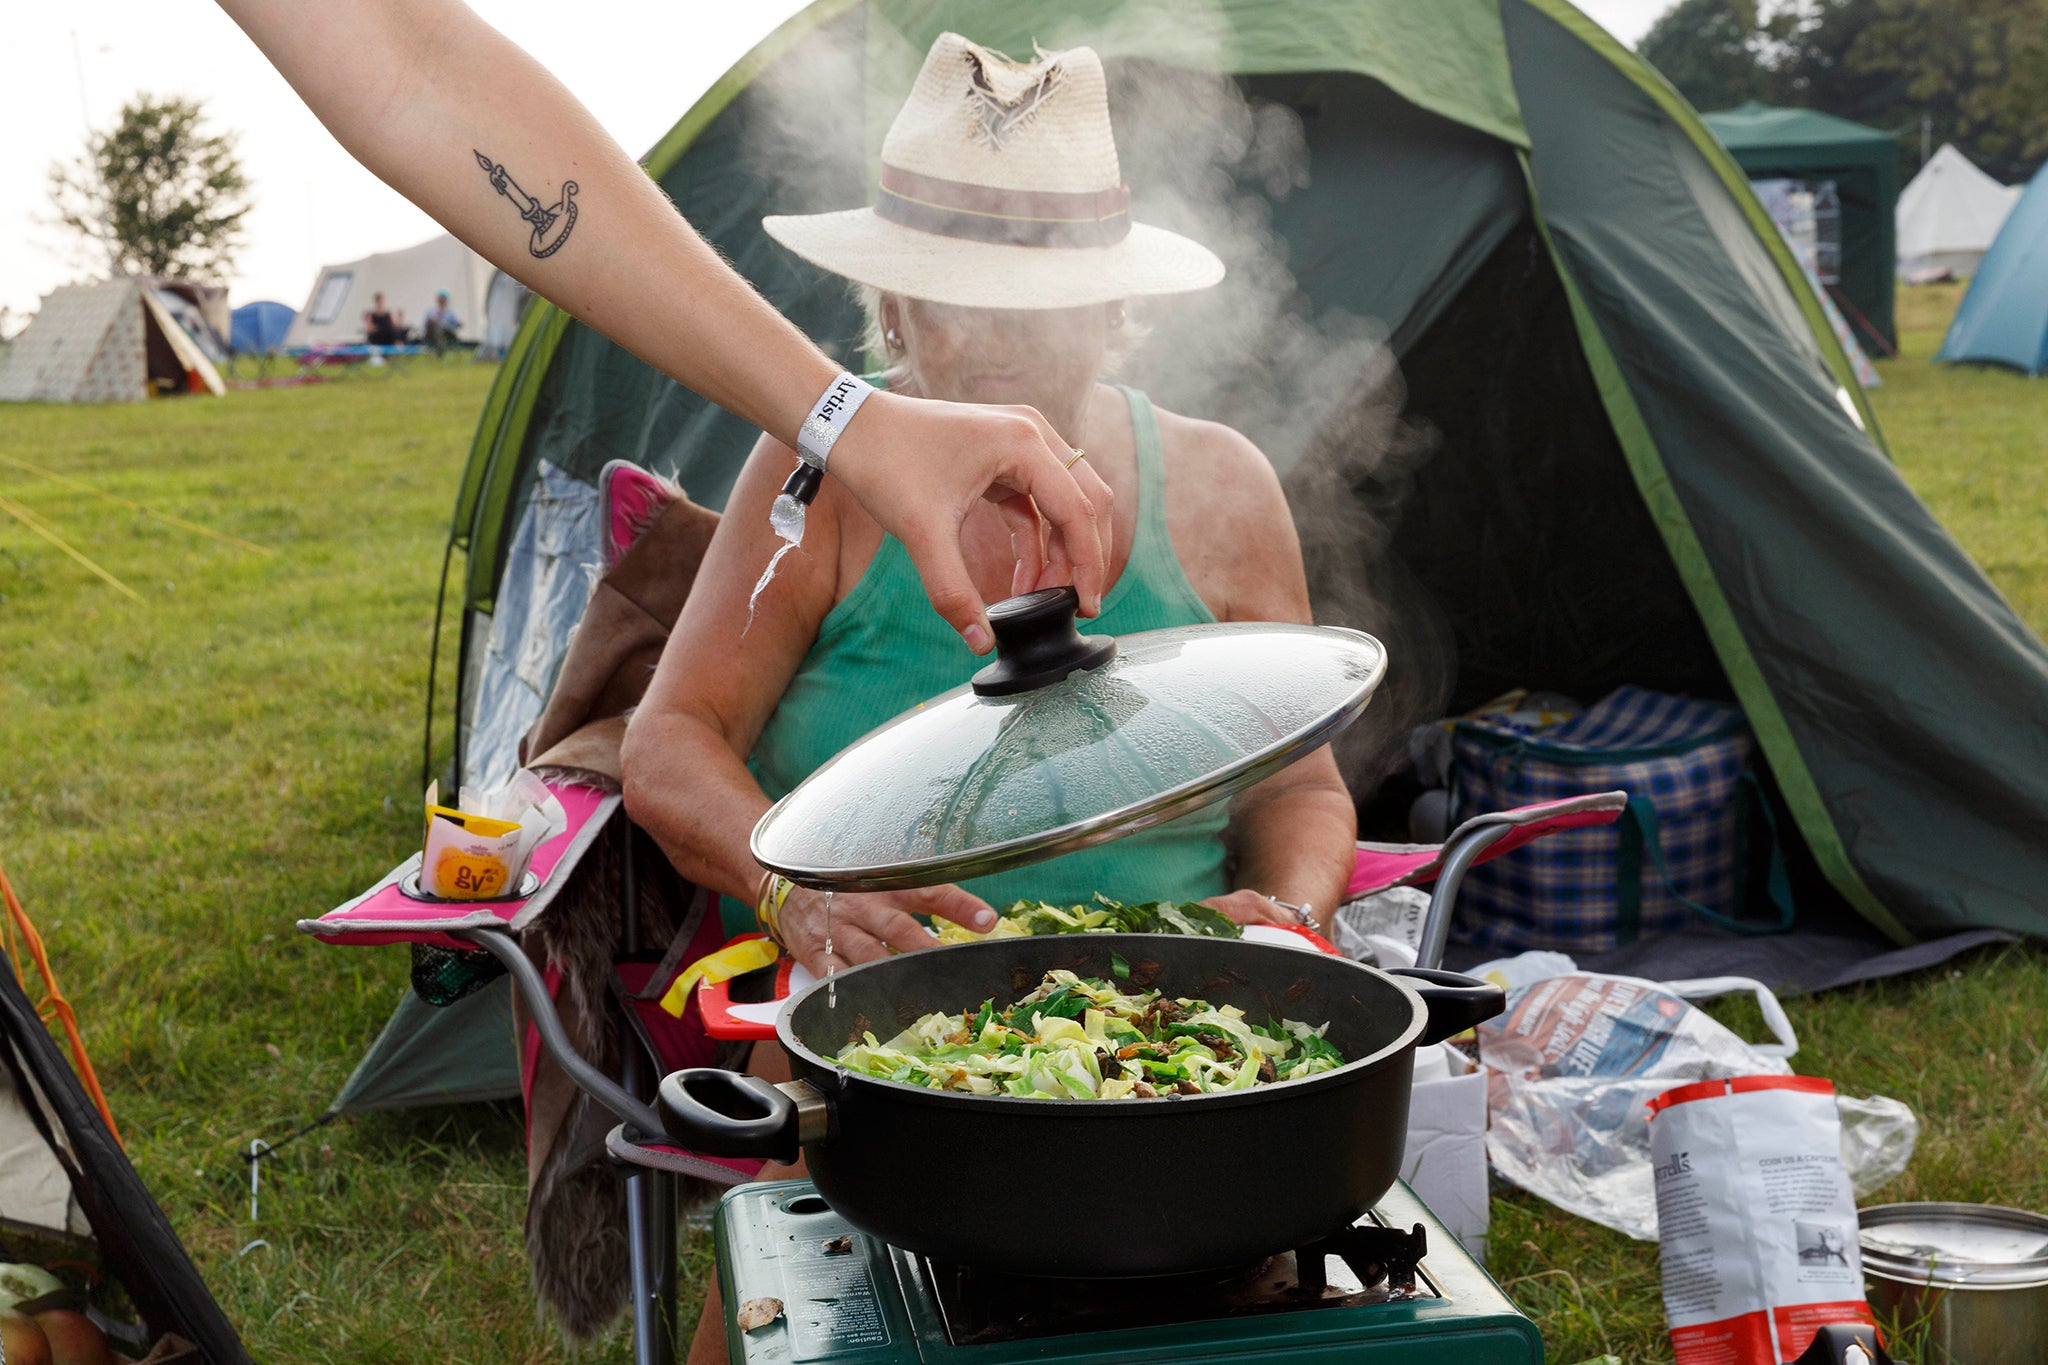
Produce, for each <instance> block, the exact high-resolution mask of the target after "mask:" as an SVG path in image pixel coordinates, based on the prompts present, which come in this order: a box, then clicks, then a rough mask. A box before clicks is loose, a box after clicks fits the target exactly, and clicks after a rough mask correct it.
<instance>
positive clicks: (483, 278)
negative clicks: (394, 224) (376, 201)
mask: <svg viewBox="0 0 2048 1365" xmlns="http://www.w3.org/2000/svg"><path fill="white" fill-rule="evenodd" d="M493 273H494V272H493V269H492V266H491V263H490V262H489V261H487V260H485V259H484V258H483V257H481V256H479V255H477V254H476V253H475V252H474V251H471V250H470V249H469V248H468V247H466V246H464V245H463V244H462V243H461V242H459V241H457V240H456V239H455V238H454V237H451V236H449V235H448V234H447V233H445V232H444V233H442V234H441V235H440V236H438V237H431V238H428V239H427V240H426V241H424V242H421V243H419V244H418V245H417V246H409V247H406V248H404V249H403V250H400V251H380V252H378V253H377V254H376V255H374V256H365V257H363V258H362V259H361V260H359V261H346V262H343V263H342V264H340V265H324V266H321V267H320V273H319V274H318V275H317V276H315V277H314V280H313V288H312V290H311V291H310V292H309V293H308V294H307V295H306V303H305V306H304V307H302V308H301V309H299V315H298V316H297V317H296V318H294V319H293V320H292V325H291V329H290V330H289V331H287V332H286V333H285V338H284V345H285V349H286V350H296V349H298V348H300V347H303V346H350V345H355V344H358V343H360V342H361V341H362V340H363V314H365V313H367V312H369V311H370V302H371V300H372V299H374V298H375V297H376V296H377V295H379V294H382V295H383V296H384V303H385V306H386V307H388V308H389V309H391V311H393V312H394V313H402V314H403V315H404V323H405V326H406V327H407V328H408V329H409V330H411V331H414V332H417V331H418V330H419V327H420V322H421V320H422V319H423V318H425V317H426V315H427V310H428V309H429V308H431V307H433V306H434V296H435V295H436V294H437V293H439V292H440V291H441V290H444V289H445V290H447V291H448V302H449V304H450V306H452V307H453V308H454V309H455V316H456V317H457V318H459V319H460V320H461V323H462V325H461V326H460V327H458V328H456V329H455V336H456V339H457V340H459V341H462V342H476V341H480V340H482V339H483V334H484V313H485V311H486V303H487V301H488V296H489V294H490V288H491V276H492V274H493Z"/></svg>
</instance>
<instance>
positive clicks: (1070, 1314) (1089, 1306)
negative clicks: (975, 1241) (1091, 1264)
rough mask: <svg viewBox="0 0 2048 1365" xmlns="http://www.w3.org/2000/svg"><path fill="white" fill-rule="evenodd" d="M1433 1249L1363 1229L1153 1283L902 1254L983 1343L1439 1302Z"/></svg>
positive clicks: (954, 1337)
mask: <svg viewBox="0 0 2048 1365" xmlns="http://www.w3.org/2000/svg"><path fill="white" fill-rule="evenodd" d="M1428 1251H1429V1243H1428V1239H1427V1238H1426V1237H1425V1235H1424V1234H1423V1230H1422V1226H1421V1225H1420V1224H1417V1225H1416V1226H1415V1227H1414V1229H1413V1230H1411V1231H1408V1232H1403V1231H1401V1230H1400V1229H1399V1228H1391V1227H1386V1226H1383V1225H1381V1224H1379V1223H1360V1224H1357V1225H1354V1226H1352V1227H1347V1228H1340V1229H1339V1230H1337V1231H1336V1232H1334V1233H1332V1234H1330V1235H1329V1236H1328V1237H1324V1238H1322V1239H1320V1240H1319V1241H1316V1242H1312V1243H1310V1244H1308V1245H1307V1246H1304V1247H1301V1248H1300V1249H1299V1250H1296V1251H1288V1252H1282V1253H1281V1254H1280V1255H1278V1256H1271V1257H1268V1258H1267V1259H1265V1260H1264V1261H1260V1262H1257V1263H1256V1264H1253V1265H1249V1266H1240V1267H1237V1268H1234V1269H1230V1270H1223V1271H1211V1272H1203V1273H1200V1274H1195V1275H1173V1276H1164V1277H1160V1278H1156V1279H1145V1280H1059V1279H1040V1278H1036V1277H1032V1276H1025V1275H1005V1274H999V1273H996V1272H992V1271H987V1270H977V1269H975V1268H974V1267H972V1266H956V1265H941V1264H938V1263H936V1262H934V1261H931V1260H930V1259H928V1258H926V1257H924V1256H912V1255H909V1254H907V1253H903V1252H898V1253H896V1254H897V1256H898V1258H899V1262H900V1268H901V1269H902V1270H903V1271H904V1273H905V1278H906V1281H921V1282H922V1284H923V1286H924V1288H925V1289H926V1292H928V1293H929V1295H930V1297H931V1300H932V1302H933V1304H934V1306H935V1307H936V1308H937V1310H938V1315H939V1318H940V1320H941V1321H942V1322H944V1324H945V1327H946V1336H947V1339H948V1340H950V1341H951V1342H952V1343H953V1345H955V1346H979V1345H986V1344H989V1343H992V1342H1001V1341H1020V1340H1030V1339H1033V1338H1037V1337H1052V1336H1066V1335H1070V1334H1073V1333H1079V1332H1090V1331H1104V1330H1120V1329H1128V1328H1139V1327H1158V1326H1165V1325H1169V1324H1174V1323H1188V1322H1204V1321H1209V1320H1213V1319H1217V1318H1235V1317H1247V1316H1251V1315H1254V1314H1262V1313H1292V1312H1298V1311H1302V1310H1305V1309H1319V1308H1353V1307H1359V1306H1362V1305H1370V1304H1381V1303H1402V1302H1406V1301H1407V1300H1410V1299H1413V1298H1417V1297H1434V1296H1435V1290H1434V1289H1432V1288H1431V1287H1430V1286H1429V1283H1428V1281H1427V1280H1422V1279H1420V1277H1418V1276H1417V1274H1416V1267H1417V1264H1418V1263H1419V1262H1420V1261H1421V1260H1422V1258H1423V1257H1424V1256H1426V1255H1427V1254H1428ZM1332 1257H1334V1258H1336V1260H1337V1262H1338V1267H1337V1271H1336V1273H1335V1274H1334V1275H1333V1273H1332V1267H1331V1266H1330V1264H1329V1260H1330V1258H1332ZM1345 1272H1348V1273H1345ZM1418 1286H1419V1287H1418Z"/></svg>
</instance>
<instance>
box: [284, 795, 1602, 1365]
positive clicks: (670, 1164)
mask: <svg viewBox="0 0 2048 1365" xmlns="http://www.w3.org/2000/svg"><path fill="white" fill-rule="evenodd" d="M555 791H556V794H557V796H558V797H560V798H561V800H562V803H563V806H564V809H565V810H566V811H568V812H569V816H570V820H569V827H568V829H566V830H565V831H564V832H563V833H561V834H559V835H557V836H556V837H555V838H554V839H552V840H550V841H549V842H548V843H546V844H544V845H542V846H541V848H540V849H539V850H537V851H536V852H535V854H534V858H533V864H532V872H533V874H534V876H533V878H532V879H531V883H532V884H531V885H530V887H529V889H528V894H526V895H525V896H523V897H517V898H512V899H506V900H500V901H488V902H447V901H429V900H426V899H423V898H422V897H421V896H420V894H419V892H418V890H417V885H418V880H417V879H418V869H419V862H420V859H419V855H417V854H415V855H414V856H413V857H411V858H409V859H408V860H406V861H405V862H404V863H401V864H400V865H399V866H398V867H396V868H394V869H393V870H392V871H391V873H390V874H389V875H387V876H386V877H385V878H384V879H383V880H382V881H380V882H379V883H378V884H377V885H376V886H375V887H373V888H371V890H370V891H368V892H366V893H364V895H362V896H360V897H358V898H357V899H356V900H354V901H351V902H349V903H348V904H347V905H344V906H342V907H340V908H339V909H336V910H334V911H331V912H329V913H328V914H326V915H324V916H322V917H321V918H319V919H317V920H306V921H301V922H300V925H299V927H300V928H301V929H303V930H305V931H306V932H308V933H311V934H312V935H314V936H315V937H317V938H319V939H321V940H322V941H323V942H328V943H348V944H358V945H362V944H379V943H413V944H426V945H429V946H434V947H440V948H454V949H468V950H475V949H482V950H483V951H485V952H487V953H489V954H490V955H491V956H492V957H493V958H494V959H496V960H497V961H498V962H499V963H500V964H501V965H502V966H503V967H504V968H505V970H506V971H507V972H508V973H509V974H510V976H511V978H512V984H513V986H514V988H515V989H516V990H518V992H519V993H520V995H521V997H522V998H523V999H524V1000H525V1002H526V1005H527V1008H528V1009H529V1010H530V1011H531V1013H532V1017H533V1022H534V1025H535V1028H536V1030H537V1032H538V1034H539V1042H540V1045H541V1046H542V1047H544V1048H545V1049H546V1050H547V1051H548V1053H549V1055H550V1056H552V1057H553V1059H554V1060H555V1062H556V1064H557V1065H559V1066H560V1067H561V1068H562V1069H563V1071H564V1072H566V1073H567V1074H568V1075H569V1077H570V1078H571V1079H573V1080H574V1081H575V1083H576V1084H577V1085H578V1086H579V1087H581V1088H582V1090H583V1091H584V1093H586V1094H587V1095H589V1096H590V1097H591V1099H592V1100H594V1101H595V1102H596V1103H597V1104H599V1105H602V1106H603V1107H604V1108H605V1109H606V1110H608V1111H609V1112H610V1113H611V1114H612V1115H613V1116H614V1117H615V1118H617V1119H618V1121H619V1122H618V1126H617V1127H616V1128H614V1129H613V1130H612V1132H611V1135H610V1137H609V1139H608V1141H607V1143H606V1147H607V1150H608V1152H609V1154H610V1156H611V1158H612V1160H613V1161H615V1162H617V1163H618V1164H619V1165H620V1166H622V1167H623V1168H624V1169H625V1170H626V1171H627V1172H628V1174H627V1195H626V1201H627V1202H626V1207H627V1238H628V1243H629V1246H630V1248H631V1251H630V1255H631V1267H632V1298H631V1304H632V1309H633V1359H634V1362H635V1365H673V1362H674V1361H675V1359H676V1343H675V1313H676V1279H675V1267H676V1213H677V1209H676V1181H677V1177H678V1176H679V1175H682V1174H693V1175H698V1176H700V1177H704V1178H707V1179H711V1180H715V1181H718V1182H720V1183H725V1184H734V1183H738V1182H739V1181H740V1180H741V1179H743V1178H744V1173H743V1172H741V1171H739V1170H736V1169H735V1168H734V1167H732V1166H729V1165H725V1164H723V1163H720V1162H716V1161H714V1160H712V1159H711V1158H708V1157H704V1156H700V1155H698V1154H696V1153H694V1152H691V1151H689V1150H687V1149H686V1148H683V1147H681V1146H678V1145H676V1144H675V1143H673V1142H671V1141H668V1140H667V1137H666V1134H665V1133H664V1130H663V1125H662V1121H661V1116H660V1114H659V1113H658V1112H657V1111H656V1110H655V1109H654V1107H653V1106H652V1105H651V1104H650V1103H649V1102H648V1101H649V1096H650V1095H651V1094H652V1093H653V1090H654V1087H655V1083H656V1082H657V1080H658V1079H659V1078H658V1076H657V1074H656V1070H657V1066H658V1063H657V1061H656V1059H655V1057H654V1056H653V1054H652V1051H651V1049H650V1048H647V1047H631V1046H626V1047H622V1049H621V1057H622V1065H621V1067H620V1074H619V1075H617V1076H608V1075H606V1074H605V1073H604V1072H603V1071H601V1070H599V1069H598V1068H597V1067H595V1066H593V1065H591V1064H590V1063H589V1062H588V1061H587V1060H586V1059H585V1058H583V1057H582V1056H581V1055H580V1054H579V1053H578V1052H577V1051H576V1050H575V1048H574V1047H573V1046H572V1045H571V1044H570V1041H569V1037H568V1034H567V1032H566V1031H565V1030H564V1029H563V1027H562V1022H561V1019H560V1017H559V1015H558V1013H557V1009H556V1002H555V999H554V996H553V994H552V993H551V992H550V990H549V987H548V983H547V981H546V979H545V978H544V977H543V975H542V973H541V972H540V970H539V969H537V968H536V967H535V966H534V964H533V962H532V961H531V960H530V959H529V958H528V957H527V955H526V953H525V951H524V950H523V949H522V948H521V947H520V945H519V943H518V941H517V939H516V938H515V935H516V934H517V933H518V932H519V931H520V930H522V929H524V928H527V927H529V926H531V925H532V924H533V923H534V921H535V920H536V919H537V918H538V917H539V916H540V915H542V914H543V913H545V911H546V910H547V908H548V906H549V905H550V903H551V902H552V900H553V897H554V895H555V894H556V891H557V890H558V889H559V888H560V887H561V886H562V885H563V884H564V882H565V881H566V879H567V876H568V873H569V871H570V869H571V868H573V867H574V866H575V864H576V862H577V861H578V860H579V859H581V858H582V857H583V856H585V854H587V853H588V852H589V850H590V849H591V848H592V847H593V846H594V845H595V843H596V841H597V840H598V839H600V838H606V837H609V838H613V839H616V840H618V841H619V849H620V854H621V862H620V867H621V892H622V894H621V905H622V906H635V905H637V904H638V903H639V902H638V884H639V880H640V877H641V875H642V869H641V868H640V867H639V865H638V859H639V858H640V857H641V856H644V855H643V853H642V851H641V850H642V845H643V843H644V840H642V839H641V838H640V837H638V835H637V831H636V830H635V828H634V826H633V825H632V823H631V821H630V820H628V819H627V818H626V816H625V814H624V812H623V810H622V809H621V806H620V798H619V797H618V796H616V795H611V794H605V793H600V792H597V791H595V790H593V789H591V788H588V787H578V786H570V785H563V786H557V787H556V788H555ZM1626 804H1627V796H1626V794H1625V793H1622V792H1608V793H1603V794H1600V795H1595V796H1586V797H1576V798H1573V799H1571V800H1566V801H1555V802H1547V803H1545V804H1543V805H1538V806H1531V807H1527V808H1524V809H1522V810H1517V811H1506V812H1501V813H1498V814H1494V815H1485V816H1480V817H1477V818H1476V819H1473V820H1469V821H1467V822H1466V823H1465V824H1464V825H1462V826H1460V827H1459V828H1458V829H1457V830H1456V831H1454V832H1453V833H1452V835H1451V837H1450V838H1449V839H1447V840H1446V841H1445V842H1444V843H1442V844H1441V845H1403V846H1398V847H1393V846H1380V845H1361V847H1360V849H1359V855H1358V864H1357V870H1356V871H1355V873H1354V876H1353V879H1352V884H1351V888H1350V891H1351V894H1353V895H1354V896H1356V895H1360V894H1366V893H1369V892H1370V891H1374V890H1380V889H1383V888H1385V887H1389V886H1395V885H1407V886H1420V885H1427V884H1429V883H1431V882H1433V883H1434V884H1435V889H1434V891H1433V892H1432V894H1431V897H1430V904H1429V912H1428V916H1427V918H1426V920H1425V923H1424V929H1423V941H1422V944H1421V948H1420V951H1419V953H1418V958H1419V960H1420V961H1422V962H1432V963H1433V962H1435V961H1437V960H1438V959H1439V958H1440V956H1441V954H1442V951H1443V946H1444V943H1445V941H1446V940H1447V939H1448V937H1449V934H1450V925H1451V911H1452V906H1453V903H1454V902H1455V901H1456V899H1457V894H1458V886H1459V884H1460V882H1462V881H1463V879H1464V876H1465V873H1466V872H1467V871H1468V870H1469V869H1470V868H1472V867H1473V866H1474V865H1475V864H1477V863H1480V862H1484V861H1486V860H1488V859H1490V858H1496V857H1499V856H1500V855H1502V854H1504V853H1508V852H1511V851H1513V850H1514V849H1516V848H1519V847H1521V846H1522V845H1524V844H1526V843H1529V842H1532V841H1533V840H1536V839H1541V838H1544V837H1547V836H1548V835H1551V834H1555V833H1558V832H1560V831H1563V830H1569V829H1580V828H1585V827H1588V826H1592V825H1602V824H1611V823H1613V821H1614V820H1615V819H1616V817H1617V816H1618V815H1619V814H1620V812H1621V810H1622V809H1623V807H1624V806H1625V805H1626ZM621 918H622V933H621V943H622V948H623V951H625V952H626V953H629V954H630V953H633V952H637V951H638V948H639V946H640V945H639V944H638V943H637V942H636V941H635V938H634V936H635V933H636V928H635V916H633V915H631V914H622V917H621ZM627 1022H628V1023H629V1024H630V1020H629V1021H627ZM638 1036H639V1032H638V1030H637V1029H634V1028H631V1027H628V1028H626V1029H623V1030H622V1031H621V1037H622V1039H624V1038H629V1037H638Z"/></svg>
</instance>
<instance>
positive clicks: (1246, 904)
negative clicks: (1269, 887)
mask: <svg viewBox="0 0 2048 1365" xmlns="http://www.w3.org/2000/svg"><path fill="white" fill-rule="evenodd" d="M1202 904H1204V905H1206V906H1208V907H1209V908H1210V909H1212V910H1221V911H1222V912H1223V913H1224V915H1225V916H1227V917H1228V918H1229V919H1230V920H1231V921H1232V922H1233V923H1236V924H1280V925H1290V924H1299V923H1300V922H1301V921H1300V919H1299V917H1297V916H1296V915H1295V913H1294V912H1293V911H1292V910H1290V909H1288V908H1287V907H1286V906H1284V905H1281V904H1280V903H1279V902H1277V901H1274V900H1271V899H1269V898H1267V897H1266V896H1263V895H1261V894H1259V893H1258V892H1256V891H1245V890H1238V891H1232V892H1230V893H1229V894H1227V895H1222V896H1211V897H1209V899H1207V900H1205V901H1203V902H1202Z"/></svg>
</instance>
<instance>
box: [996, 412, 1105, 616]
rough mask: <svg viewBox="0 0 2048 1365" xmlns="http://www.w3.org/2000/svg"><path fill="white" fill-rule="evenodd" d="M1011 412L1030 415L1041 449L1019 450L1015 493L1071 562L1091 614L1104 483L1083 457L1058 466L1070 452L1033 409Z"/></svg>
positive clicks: (1096, 593) (1101, 572) (1098, 594)
mask: <svg viewBox="0 0 2048 1365" xmlns="http://www.w3.org/2000/svg"><path fill="white" fill-rule="evenodd" d="M1013 411H1016V412H1019V413H1022V414H1024V415H1027V416H1028V417H1029V418H1030V419H1031V421H1032V425H1033V426H1034V427H1036V428H1037V430H1038V434H1039V439H1040V445H1041V447H1042V448H1041V449H1039V450H1037V451H1032V450H1030V449H1028V448H1026V449H1024V450H1022V451H1020V452H1019V454H1018V460H1017V468H1016V482H1018V483H1021V484H1022V485H1023V487H1022V488H1021V489H1020V490H1019V491H1022V492H1025V493H1028V494H1030V495H1031V500H1032V501H1033V502H1034V503H1036V504H1037V506H1038V511H1039V515H1041V516H1043V517H1044V518H1045V519H1046V520H1047V521H1048V522H1049V523H1051V525H1052V531H1053V536H1052V541H1053V544H1054V545H1055V546H1058V547H1061V549H1062V550H1063V551H1064V553H1065V556H1066V558H1067V560H1068V561H1069V562H1071V564H1072V566H1073V571H1074V577H1073V582H1074V590H1075V591H1076V592H1078V593H1079V594H1080V596H1081V614H1082V615H1084V616H1093V615H1095V614H1096V613H1097V612H1099V611H1100V610H1101V609H1102V589H1103V584H1104V583H1105V582H1106V581H1107V580H1108V575H1109V554H1108V547H1107V541H1108V536H1109V525H1110V521H1109V507H1110V504H1111V503H1112V501H1114V500H1113V499H1112V498H1111V497H1110V495H1109V485H1108V484H1106V483H1104V482H1103V481H1102V479H1101V478H1100V477H1099V476H1097V475H1096V473H1095V472H1094V471H1093V470H1090V469H1087V468H1086V466H1087V463H1088V462H1087V460H1085V459H1083V460H1082V461H1080V463H1078V464H1076V465H1075V466H1074V468H1073V469H1071V470H1068V469H1062V468H1061V467H1060V466H1061V465H1062V464H1064V463H1065V461H1066V459H1067V458H1068V456H1070V455H1071V454H1072V453H1073V452H1072V448H1071V447H1069V446H1068V445H1067V443H1066V442H1065V441H1062V440H1061V439H1060V437H1059V433H1058V432H1056V431H1054V430H1053V429H1052V424H1051V423H1049V422H1047V421H1046V420H1045V418H1044V417H1042V416H1041V415H1040V414H1039V413H1038V411H1037V410H1036V409H1034V408H1017V409H1013ZM1056 552H1058V551H1056ZM1041 577H1042V576H1041Z"/></svg>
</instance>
